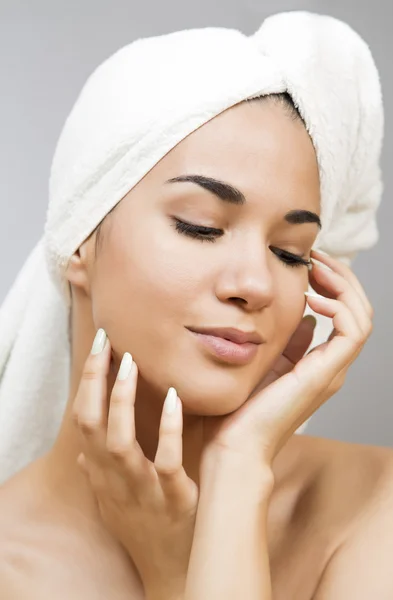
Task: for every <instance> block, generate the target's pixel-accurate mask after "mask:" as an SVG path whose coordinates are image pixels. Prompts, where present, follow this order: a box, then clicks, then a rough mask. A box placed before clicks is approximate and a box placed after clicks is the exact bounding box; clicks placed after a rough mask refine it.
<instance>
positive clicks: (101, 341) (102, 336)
mask: <svg viewBox="0 0 393 600" xmlns="http://www.w3.org/2000/svg"><path fill="white" fill-rule="evenodd" d="M105 342H106V333H105V331H104V330H103V329H101V328H100V329H99V330H98V331H97V333H96V336H95V338H94V342H93V346H92V348H91V353H92V354H99V353H100V352H102V351H103V349H104V348H105Z"/></svg>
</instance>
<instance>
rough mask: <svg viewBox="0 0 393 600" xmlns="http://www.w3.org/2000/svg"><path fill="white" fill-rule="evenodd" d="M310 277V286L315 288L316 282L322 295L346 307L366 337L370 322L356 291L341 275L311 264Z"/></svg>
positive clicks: (369, 331) (368, 332) (370, 329)
mask: <svg viewBox="0 0 393 600" xmlns="http://www.w3.org/2000/svg"><path fill="white" fill-rule="evenodd" d="M310 276H311V279H312V280H313V281H311V285H312V286H313V287H317V286H315V285H314V282H316V283H317V284H318V285H319V286H321V288H322V290H323V292H322V294H323V295H325V294H326V292H327V296H328V297H330V298H336V299H337V300H340V301H342V302H343V303H344V304H346V306H348V308H349V309H350V310H351V313H352V314H353V316H354V317H355V319H356V321H357V323H358V325H359V327H360V329H361V331H362V332H363V335H364V337H368V336H369V335H370V334H371V331H372V321H371V319H370V317H369V315H368V314H367V311H366V309H365V307H364V304H363V301H362V299H361V297H360V295H359V293H358V292H357V290H356V289H355V288H353V287H352V285H351V284H350V283H349V282H348V281H347V280H346V279H345V278H344V277H343V276H342V275H339V274H338V273H335V272H334V271H329V270H327V269H325V268H324V267H323V266H320V265H318V264H315V263H313V268H312V272H311V274H310Z"/></svg>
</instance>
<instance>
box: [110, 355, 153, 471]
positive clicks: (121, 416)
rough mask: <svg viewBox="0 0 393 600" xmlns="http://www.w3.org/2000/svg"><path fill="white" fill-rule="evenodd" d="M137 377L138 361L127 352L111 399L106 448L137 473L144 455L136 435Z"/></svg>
mask: <svg viewBox="0 0 393 600" xmlns="http://www.w3.org/2000/svg"><path fill="white" fill-rule="evenodd" d="M137 381H138V368H137V365H136V363H135V361H133V359H132V356H131V354H130V353H129V352H125V353H124V355H123V358H122V361H121V364H120V369H119V372H118V374H117V378H116V381H115V383H114V385H113V389H112V393H111V397H110V401H109V411H108V427H107V435H106V448H107V450H108V452H109V453H110V455H111V456H112V457H113V458H115V459H116V460H117V461H118V462H124V463H127V469H128V470H129V471H133V474H134V475H137V474H138V472H140V469H141V467H142V462H143V461H144V459H145V456H144V454H143V452H142V449H141V447H140V446H139V444H138V442H137V441H136V436H135V398H136V387H137ZM130 474H131V473H130Z"/></svg>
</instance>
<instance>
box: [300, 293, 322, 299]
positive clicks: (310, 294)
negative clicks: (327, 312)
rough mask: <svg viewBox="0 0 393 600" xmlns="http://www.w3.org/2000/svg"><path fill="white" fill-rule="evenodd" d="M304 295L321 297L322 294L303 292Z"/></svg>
mask: <svg viewBox="0 0 393 600" xmlns="http://www.w3.org/2000/svg"><path fill="white" fill-rule="evenodd" d="M304 295H305V296H309V297H310V298H323V296H320V295H319V294H314V293H313V292H304Z"/></svg>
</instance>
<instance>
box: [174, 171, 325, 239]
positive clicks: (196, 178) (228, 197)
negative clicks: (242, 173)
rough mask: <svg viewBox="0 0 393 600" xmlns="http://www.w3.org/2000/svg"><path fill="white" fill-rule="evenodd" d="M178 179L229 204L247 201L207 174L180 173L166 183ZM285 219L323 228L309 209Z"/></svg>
mask: <svg viewBox="0 0 393 600" xmlns="http://www.w3.org/2000/svg"><path fill="white" fill-rule="evenodd" d="M178 181H180V182H182V181H185V182H191V183H196V184H197V185H199V186H201V187H202V188H203V189H205V190H207V191H208V192H211V193H212V194H214V195H215V196H217V198H219V199H220V200H223V201H224V202H229V204H235V205H242V204H246V202H247V200H246V197H245V196H244V194H243V193H242V192H241V191H240V190H238V189H237V188H235V187H233V186H232V185H230V184H229V183H224V182H223V181H219V180H218V179H213V178H212V177H206V176H205V175H179V176H178V177H172V178H171V179H168V180H167V181H166V182H165V183H175V182H178ZM284 219H285V220H286V221H287V223H291V224H292V225H301V224H303V223H316V224H317V225H318V227H319V229H321V228H322V223H321V219H320V218H319V216H318V215H317V214H316V213H314V212H311V211H309V210H301V209H298V210H291V211H289V212H288V213H287V214H286V215H284Z"/></svg>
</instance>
